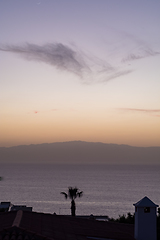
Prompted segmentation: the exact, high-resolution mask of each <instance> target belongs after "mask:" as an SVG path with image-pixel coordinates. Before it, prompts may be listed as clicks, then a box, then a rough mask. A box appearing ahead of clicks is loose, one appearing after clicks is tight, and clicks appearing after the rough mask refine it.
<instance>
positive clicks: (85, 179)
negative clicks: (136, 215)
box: [0, 164, 160, 217]
mask: <svg viewBox="0 0 160 240" xmlns="http://www.w3.org/2000/svg"><path fill="white" fill-rule="evenodd" d="M0 176H3V181H1V182H0V201H10V202H12V203H13V204H19V205H27V206H32V207H33V211H38V212H45V213H54V212H56V213H57V214H70V201H69V200H65V198H64V196H63V195H61V194H60V192H61V191H67V189H68V187H69V186H72V187H75V186H76V187H78V188H79V189H80V190H82V191H83V192H84V195H83V196H82V198H79V199H76V207H77V209H76V213H77V215H90V214H93V215H108V216H109V217H118V215H119V214H120V215H122V214H126V213H127V212H131V213H133V212H134V207H133V203H136V202H137V201H139V200H140V199H141V198H143V197H144V196H148V197H149V198H150V199H151V200H152V201H153V202H155V203H156V204H159V205H160V166H126V165H48V164H46V165H45V164H39V165H38V164H37V165H36V164H35V165H33V164H24V165H22V164H13V165H7V164H6V165H5V164H1V165H0Z"/></svg>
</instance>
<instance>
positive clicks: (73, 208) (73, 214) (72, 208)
mask: <svg viewBox="0 0 160 240" xmlns="http://www.w3.org/2000/svg"><path fill="white" fill-rule="evenodd" d="M71 215H72V217H75V215H76V204H75V201H74V200H72V201H71Z"/></svg>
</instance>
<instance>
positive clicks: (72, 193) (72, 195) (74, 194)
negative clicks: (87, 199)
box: [61, 187, 83, 217]
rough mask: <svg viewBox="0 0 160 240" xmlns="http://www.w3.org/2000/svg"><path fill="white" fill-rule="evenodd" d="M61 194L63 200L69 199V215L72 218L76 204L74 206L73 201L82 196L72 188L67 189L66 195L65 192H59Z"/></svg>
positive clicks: (81, 193) (76, 189)
mask: <svg viewBox="0 0 160 240" xmlns="http://www.w3.org/2000/svg"><path fill="white" fill-rule="evenodd" d="M61 194H63V195H64V196H65V198H66V199H67V198H68V197H69V198H70V199H71V215H72V217H74V216H75V215H76V214H75V212H76V204H75V199H76V198H77V197H81V196H82V195H83V192H82V191H81V192H79V191H78V188H76V187H75V188H72V187H69V188H68V194H67V193H65V192H61Z"/></svg>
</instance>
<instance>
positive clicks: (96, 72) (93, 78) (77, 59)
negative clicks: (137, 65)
mask: <svg viewBox="0 0 160 240" xmlns="http://www.w3.org/2000/svg"><path fill="white" fill-rule="evenodd" d="M125 39H126V40H127V42H128V43H129V46H127V44H123V47H122V46H118V49H117V50H116V52H119V49H121V50H122V51H123V54H122V53H121V54H122V55H123V56H124V57H122V55H121V54H120V55H121V57H120V59H119V63H115V62H114V63H112V64H111V62H110V61H108V59H110V57H109V53H108V55H107V54H106V60H103V59H100V58H98V57H97V56H94V55H92V54H91V53H86V52H84V51H82V50H81V49H78V47H77V46H76V45H75V44H72V45H71V46H67V45H64V44H62V43H46V44H44V45H37V44H31V43H25V44H22V45H3V46H0V51H6V52H11V53H14V54H18V55H20V56H21V57H23V58H24V59H26V60H28V61H37V62H43V63H46V64H49V65H51V66H53V67H54V68H57V69H59V70H60V71H66V72H70V73H73V74H75V75H77V76H78V77H79V78H80V80H81V82H83V83H85V84H91V83H104V82H108V81H110V80H113V79H117V78H119V77H121V76H125V75H127V74H130V73H131V72H133V70H132V69H130V66H129V65H128V66H126V64H124V63H126V62H129V61H133V60H138V59H141V58H145V57H150V56H155V55H157V54H160V53H159V52H156V51H153V50H152V49H151V48H150V47H149V46H148V45H147V44H146V43H144V42H143V41H139V40H137V39H135V37H134V36H132V35H127V34H126V35H125ZM127 42H126V43H127ZM131 48H132V49H133V50H132V51H131ZM126 50H127V52H126ZM114 52H115V50H114ZM129 52H130V53H129ZM115 58H116V57H115ZM110 60H111V59H110Z"/></svg>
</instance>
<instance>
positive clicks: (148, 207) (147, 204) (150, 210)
mask: <svg viewBox="0 0 160 240" xmlns="http://www.w3.org/2000/svg"><path fill="white" fill-rule="evenodd" d="M133 205H134V206H135V229H134V237H135V239H136V240H157V207H158V205H156V204H155V203H153V202H152V201H151V200H150V199H149V198H148V197H144V198H143V199H141V200H140V201H139V202H137V203H135V204H133Z"/></svg>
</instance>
